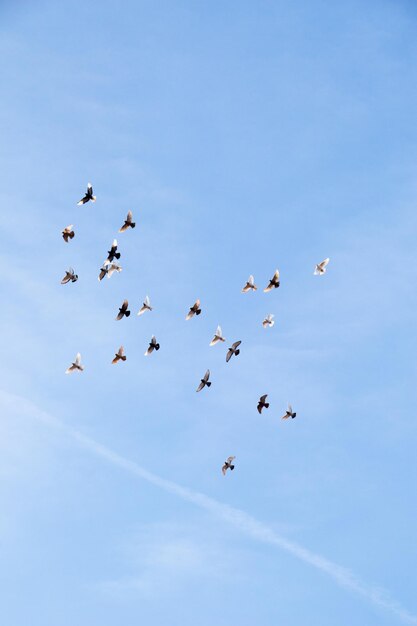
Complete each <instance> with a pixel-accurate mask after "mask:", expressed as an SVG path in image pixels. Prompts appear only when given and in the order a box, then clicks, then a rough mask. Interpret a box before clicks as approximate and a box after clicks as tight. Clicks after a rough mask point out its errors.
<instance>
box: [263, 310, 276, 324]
mask: <svg viewBox="0 0 417 626" xmlns="http://www.w3.org/2000/svg"><path fill="white" fill-rule="evenodd" d="M274 317H275V316H274V314H273V313H268V315H267V316H266V317H265V319H264V321H263V322H262V326H263V327H264V328H268V327H269V328H271V327H272V326H273V325H274V324H275V322H274Z"/></svg>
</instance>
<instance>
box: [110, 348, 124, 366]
mask: <svg viewBox="0 0 417 626" xmlns="http://www.w3.org/2000/svg"><path fill="white" fill-rule="evenodd" d="M119 361H126V356H125V349H124V347H123V346H120V348H119V349H118V351H117V352H116V354H115V355H114V359H113V361H112V363H113V364H114V363H118V362H119Z"/></svg>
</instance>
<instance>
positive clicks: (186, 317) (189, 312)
mask: <svg viewBox="0 0 417 626" xmlns="http://www.w3.org/2000/svg"><path fill="white" fill-rule="evenodd" d="M194 314H195V311H193V310H192V309H190V310H189V311H188V313H187V315H186V316H185V319H186V321H188V320H190V319H191V318H192V317H193V316H194Z"/></svg>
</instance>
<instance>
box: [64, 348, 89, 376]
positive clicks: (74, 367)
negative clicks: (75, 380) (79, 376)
mask: <svg viewBox="0 0 417 626" xmlns="http://www.w3.org/2000/svg"><path fill="white" fill-rule="evenodd" d="M83 369H84V365H81V354H80V353H79V352H78V353H77V354H76V356H75V361H74V362H73V363H71V365H70V366H69V367H68V368H67V369H66V370H65V373H66V374H72V373H73V372H82V371H83Z"/></svg>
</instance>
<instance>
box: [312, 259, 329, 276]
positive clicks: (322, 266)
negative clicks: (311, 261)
mask: <svg viewBox="0 0 417 626" xmlns="http://www.w3.org/2000/svg"><path fill="white" fill-rule="evenodd" d="M329 261H330V259H324V261H322V262H321V263H317V265H316V268H315V270H314V275H315V276H322V275H323V274H325V273H326V267H327V265H328V263H329Z"/></svg>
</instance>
